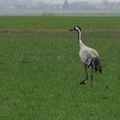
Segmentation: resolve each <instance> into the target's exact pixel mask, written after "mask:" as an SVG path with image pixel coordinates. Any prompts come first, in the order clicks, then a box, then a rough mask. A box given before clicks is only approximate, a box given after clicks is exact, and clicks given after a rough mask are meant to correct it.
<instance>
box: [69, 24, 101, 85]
mask: <svg viewBox="0 0 120 120" xmlns="http://www.w3.org/2000/svg"><path fill="white" fill-rule="evenodd" d="M70 31H76V32H77V33H78V43H79V46H80V51H79V56H80V58H81V61H82V63H83V65H84V68H85V75H86V76H85V78H84V79H83V80H82V81H80V85H85V84H86V83H85V82H86V80H88V70H87V69H88V68H90V67H91V87H92V80H93V70H95V72H97V71H99V72H100V73H102V67H101V64H100V60H99V55H98V52H97V51H96V50H95V49H93V48H90V47H88V46H86V45H85V44H84V43H83V42H82V40H81V31H82V29H81V27H79V26H75V27H74V28H73V29H70Z"/></svg>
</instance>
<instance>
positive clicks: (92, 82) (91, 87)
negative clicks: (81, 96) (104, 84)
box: [91, 66, 93, 88]
mask: <svg viewBox="0 0 120 120" xmlns="http://www.w3.org/2000/svg"><path fill="white" fill-rule="evenodd" d="M92 80H93V66H92V67H91V88H92V85H93V81H92Z"/></svg>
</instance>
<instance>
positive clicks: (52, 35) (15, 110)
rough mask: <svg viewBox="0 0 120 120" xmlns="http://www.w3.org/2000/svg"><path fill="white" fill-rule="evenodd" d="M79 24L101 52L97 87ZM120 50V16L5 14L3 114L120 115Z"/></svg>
mask: <svg viewBox="0 0 120 120" xmlns="http://www.w3.org/2000/svg"><path fill="white" fill-rule="evenodd" d="M74 25H79V26H81V27H82V29H83V32H82V40H83V42H84V43H85V44H86V45H88V46H90V47H93V48H95V49H96V50H97V51H98V52H99V55H100V58H101V59H100V60H101V63H102V68H103V74H102V75H100V74H98V73H97V74H95V75H94V79H93V87H92V88H91V85H90V81H87V84H86V86H80V84H79V83H80V80H82V79H83V77H84V68H83V66H82V64H81V62H80V58H79V54H78V52H79V46H78V42H77V36H76V34H75V33H74V32H72V33H71V32H69V29H70V28H73V26H74ZM119 51H120V17H0V120H119V119H120V86H119V85H120V55H119ZM106 86H108V88H106Z"/></svg>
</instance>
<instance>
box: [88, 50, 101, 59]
mask: <svg viewBox="0 0 120 120" xmlns="http://www.w3.org/2000/svg"><path fill="white" fill-rule="evenodd" d="M89 49H90V54H91V55H92V57H99V55H98V52H97V51H96V50H94V49H92V48H89Z"/></svg>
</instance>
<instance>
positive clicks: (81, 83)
mask: <svg viewBox="0 0 120 120" xmlns="http://www.w3.org/2000/svg"><path fill="white" fill-rule="evenodd" d="M84 67H85V74H86V77H85V79H83V80H82V81H81V82H80V85H85V81H86V80H88V72H87V65H86V64H85V65H84Z"/></svg>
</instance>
